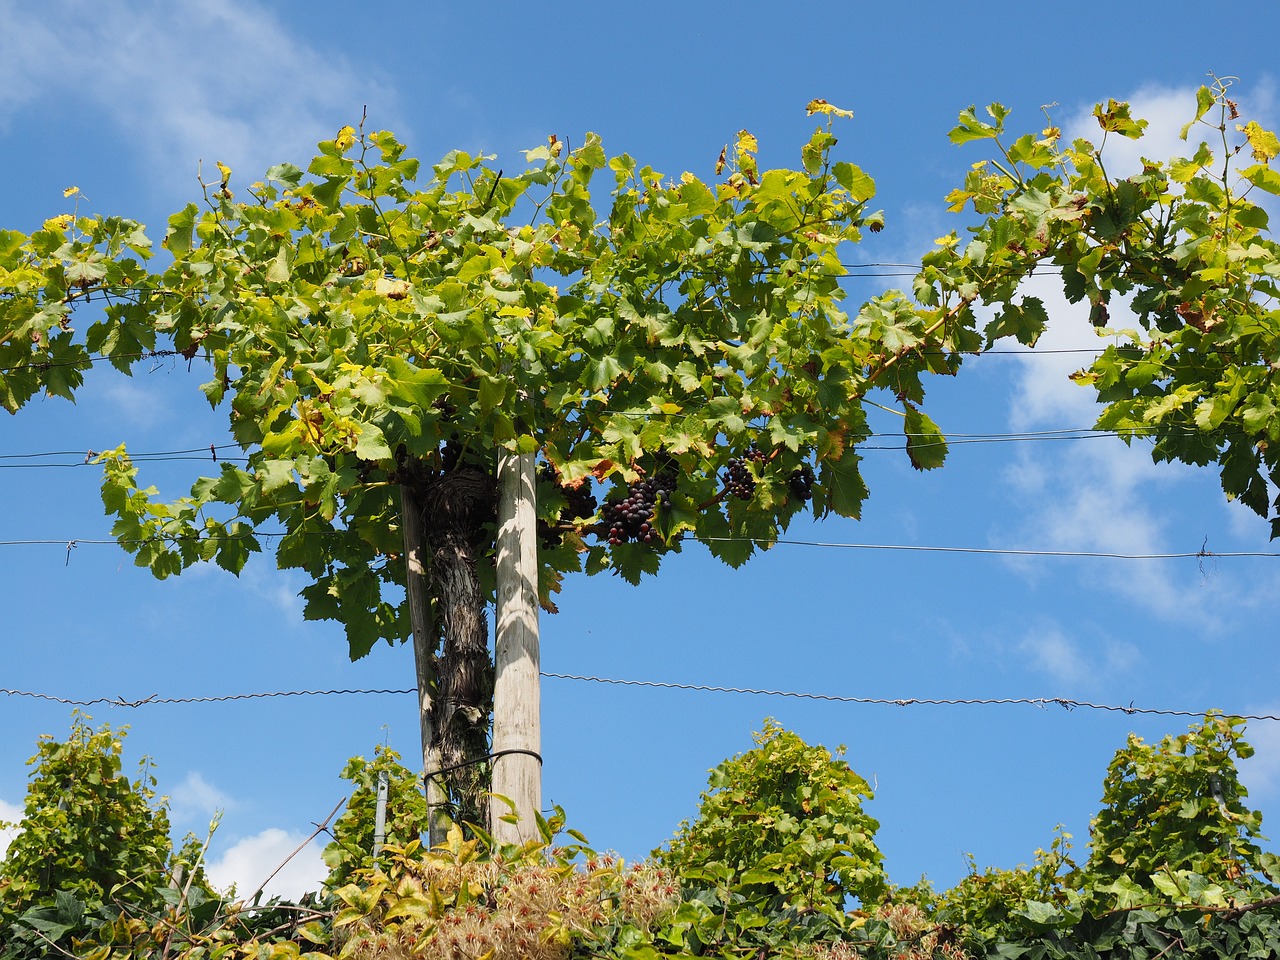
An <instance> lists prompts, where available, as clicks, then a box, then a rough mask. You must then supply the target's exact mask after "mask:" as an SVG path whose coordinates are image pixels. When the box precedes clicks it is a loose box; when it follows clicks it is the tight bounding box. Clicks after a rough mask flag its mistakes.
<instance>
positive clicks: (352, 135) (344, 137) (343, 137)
mask: <svg viewBox="0 0 1280 960" xmlns="http://www.w3.org/2000/svg"><path fill="white" fill-rule="evenodd" d="M355 142H356V131H355V128H353V127H343V128H342V129H341V130H339V131H338V135H337V136H336V137H334V139H333V144H334V146H336V147H337V148H338V149H339V150H350V149H351V146H352V144H354V143H355Z"/></svg>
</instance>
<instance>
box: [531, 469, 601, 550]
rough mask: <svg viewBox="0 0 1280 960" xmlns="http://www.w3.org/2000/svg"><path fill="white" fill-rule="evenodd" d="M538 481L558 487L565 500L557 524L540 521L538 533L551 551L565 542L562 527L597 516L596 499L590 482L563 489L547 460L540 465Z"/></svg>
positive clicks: (544, 544) (543, 543)
mask: <svg viewBox="0 0 1280 960" xmlns="http://www.w3.org/2000/svg"><path fill="white" fill-rule="evenodd" d="M538 480H539V481H541V482H542V483H548V484H551V485H553V486H556V487H558V488H559V490H560V493H561V494H563V495H564V499H565V505H564V507H563V508H562V509H561V511H560V516H559V517H558V518H557V519H556V522H555V524H550V523H548V522H547V521H545V520H542V519H539V520H538V533H539V534H540V535H541V536H542V545H543V546H544V547H546V548H547V549H551V548H552V547H558V546H559V545H560V544H561V543H563V542H564V533H563V531H561V530H560V529H558V528H559V527H560V525H562V524H565V523H572V522H573V521H574V520H586V519H587V518H588V517H590V516H592V515H594V514H595V512H596V497H595V494H594V493H592V492H591V484H590V482H588V481H584V482H582V483H580V484H578V486H576V487H561V486H560V485H559V482H558V481H557V479H556V470H555V467H553V466H551V464H549V463H547V462H546V461H545V460H544V461H543V462H542V463H540V464H539V465H538Z"/></svg>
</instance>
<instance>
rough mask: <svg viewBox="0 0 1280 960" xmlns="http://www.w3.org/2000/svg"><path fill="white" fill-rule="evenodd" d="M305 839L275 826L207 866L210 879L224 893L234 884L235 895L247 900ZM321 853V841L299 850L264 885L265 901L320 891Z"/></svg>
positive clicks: (238, 843)
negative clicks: (271, 898)
mask: <svg viewBox="0 0 1280 960" xmlns="http://www.w3.org/2000/svg"><path fill="white" fill-rule="evenodd" d="M306 838H307V835H306V834H305V833H293V832H289V831H285V830H281V829H280V828H278V827H269V828H267V829H266V830H263V831H262V832H261V833H257V834H254V835H253V836H249V837H244V838H243V839H241V840H238V841H236V842H235V843H234V844H232V845H231V846H230V847H229V848H228V849H227V850H226V851H225V852H224V853H222V854H221V855H220V856H218V857H216V858H213V859H210V860H209V861H208V862H207V863H206V866H205V869H206V871H207V873H208V875H209V880H210V881H211V882H212V883H213V885H214V886H215V887H218V888H220V889H223V890H225V889H228V888H230V887H231V886H232V885H234V886H235V888H236V894H237V895H238V896H240V897H248V896H250V895H251V894H252V893H253V892H254V891H255V890H257V889H258V886H259V884H261V883H262V882H263V881H264V880H266V879H267V877H268V876H270V874H271V872H272V871H273V870H275V869H276V868H277V867H279V866H280V864H281V863H282V862H283V861H284V859H285V857H287V856H289V854H290V853H292V852H293V851H294V849H296V848H297V846H298V844H300V843H302V841H303V840H305V839H306ZM215 846H216V841H215ZM320 851H321V841H320V840H313V841H312V842H311V843H310V844H308V845H307V846H306V847H305V848H304V849H303V850H301V851H299V853H298V854H297V855H296V856H294V857H293V859H291V860H290V861H289V862H288V863H287V864H285V866H284V867H282V868H281V869H280V872H279V873H277V874H276V875H275V877H274V878H272V880H271V881H270V882H269V883H268V884H267V885H266V888H265V890H264V893H263V897H264V899H268V898H270V897H273V896H280V897H289V898H297V897H300V896H302V894H304V893H307V892H309V891H314V890H319V889H320V885H321V883H322V881H323V880H324V878H325V877H327V876H328V868H327V867H325V865H324V862H323V861H322V860H321V859H320Z"/></svg>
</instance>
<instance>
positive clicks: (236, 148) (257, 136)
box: [0, 0, 397, 193]
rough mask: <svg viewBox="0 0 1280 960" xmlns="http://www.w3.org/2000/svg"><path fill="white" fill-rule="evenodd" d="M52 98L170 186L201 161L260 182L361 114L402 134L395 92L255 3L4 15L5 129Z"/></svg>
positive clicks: (80, 7) (1, 97)
mask: <svg viewBox="0 0 1280 960" xmlns="http://www.w3.org/2000/svg"><path fill="white" fill-rule="evenodd" d="M51 100H56V101H57V102H59V103H62V104H64V105H68V106H69V107H70V108H71V109H75V108H78V109H81V110H83V111H84V115H85V116H100V117H104V118H106V119H108V120H110V122H111V123H112V125H113V126H114V127H115V128H116V131H117V133H118V134H119V136H120V138H121V140H123V141H124V142H125V143H127V144H128V145H129V147H130V148H132V149H136V150H137V151H138V152H139V153H140V154H141V158H140V159H141V160H142V161H143V162H145V163H146V164H147V165H148V166H149V167H151V168H152V169H154V170H155V171H157V177H158V178H160V179H161V180H162V182H167V183H168V185H169V186H170V187H173V186H177V185H181V187H182V189H183V191H184V193H189V192H190V191H189V185H190V184H191V183H192V179H193V177H194V175H195V172H196V162H197V161H198V160H200V159H203V160H204V163H205V172H206V176H208V174H209V169H210V168H211V167H212V164H213V161H214V160H223V161H225V162H227V163H229V164H230V165H231V166H232V167H233V169H237V173H238V174H240V175H242V176H243V177H244V180H242V181H241V182H248V181H250V180H255V179H258V178H259V177H260V176H261V174H262V172H263V170H264V169H265V168H266V167H267V166H269V165H270V164H272V163H277V162H279V161H281V160H286V159H292V160H295V161H296V160H299V159H301V158H305V157H308V156H310V151H311V149H312V148H313V147H314V144H315V142H316V140H318V139H321V138H322V137H323V136H325V135H332V134H333V133H335V132H336V131H337V129H338V127H339V126H341V125H342V124H344V123H354V122H356V121H357V120H358V119H359V117H360V113H361V110H362V108H363V107H364V106H366V105H368V106H369V107H370V108H371V110H372V111H373V115H374V116H376V117H378V118H379V124H378V125H379V126H392V125H393V124H394V121H395V119H396V113H397V106H396V104H397V97H396V95H395V93H394V90H393V89H392V87H391V84H390V83H389V82H388V81H386V80H382V79H379V78H376V77H371V76H370V75H369V73H368V71H367V70H363V69H357V68H356V67H355V66H354V65H353V64H351V63H350V62H348V61H347V60H346V59H345V58H344V57H343V56H342V55H341V54H340V53H339V52H338V51H335V50H327V51H325V50H319V49H316V48H314V47H312V46H309V45H308V44H307V43H306V41H305V40H304V39H302V37H301V36H300V34H299V33H298V32H297V31H296V30H290V29H287V28H286V26H285V25H284V23H283V22H282V21H281V20H280V19H279V17H278V16H277V14H276V12H275V10H274V9H273V8H272V7H271V6H269V5H266V4H262V3H259V2H254V0H208V2H205V3H201V4H198V5H186V4H170V3H163V2H160V0H146V2H140V3H131V4H107V5H103V4H98V3H92V2H89V0H45V2H43V3H40V4H5V5H3V6H0V127H3V126H8V125H9V124H10V123H12V122H13V120H14V118H15V117H17V116H18V115H19V114H20V111H22V110H23V109H24V108H27V107H30V106H33V105H36V104H44V103H48V102H50V101H51Z"/></svg>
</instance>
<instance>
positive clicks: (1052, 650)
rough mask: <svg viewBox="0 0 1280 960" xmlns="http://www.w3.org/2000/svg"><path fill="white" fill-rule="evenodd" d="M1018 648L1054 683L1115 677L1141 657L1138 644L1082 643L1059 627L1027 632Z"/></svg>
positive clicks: (1108, 641) (1084, 681)
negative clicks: (1135, 645) (1136, 645)
mask: <svg viewBox="0 0 1280 960" xmlns="http://www.w3.org/2000/svg"><path fill="white" fill-rule="evenodd" d="M1017 650H1018V652H1019V653H1021V654H1022V655H1023V656H1024V657H1026V658H1027V659H1028V660H1029V661H1030V665H1031V666H1032V668H1033V669H1035V670H1036V671H1038V672H1040V673H1043V674H1045V675H1047V676H1048V677H1049V678H1050V679H1051V680H1053V681H1054V682H1055V683H1061V684H1080V683H1087V682H1088V681H1090V680H1092V679H1096V678H1098V677H1102V676H1106V677H1116V676H1118V675H1120V674H1122V673H1124V672H1126V671H1128V670H1130V669H1132V668H1133V667H1134V666H1136V665H1137V664H1138V662H1139V660H1140V659H1141V655H1140V654H1139V653H1138V650H1137V648H1136V647H1134V646H1133V645H1132V644H1129V643H1124V642H1123V641H1117V640H1100V641H1091V642H1089V643H1088V644H1086V643H1082V642H1081V641H1080V639H1079V638H1077V637H1072V636H1068V635H1067V634H1066V633H1065V632H1064V631H1062V630H1061V629H1059V628H1057V627H1052V626H1046V627H1040V628H1038V629H1036V630H1034V631H1033V632H1031V633H1028V634H1027V635H1026V636H1025V637H1024V638H1023V639H1022V641H1021V642H1020V643H1019V644H1018V646H1017Z"/></svg>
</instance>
